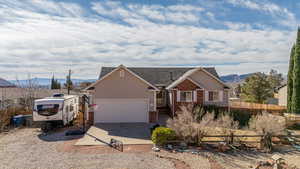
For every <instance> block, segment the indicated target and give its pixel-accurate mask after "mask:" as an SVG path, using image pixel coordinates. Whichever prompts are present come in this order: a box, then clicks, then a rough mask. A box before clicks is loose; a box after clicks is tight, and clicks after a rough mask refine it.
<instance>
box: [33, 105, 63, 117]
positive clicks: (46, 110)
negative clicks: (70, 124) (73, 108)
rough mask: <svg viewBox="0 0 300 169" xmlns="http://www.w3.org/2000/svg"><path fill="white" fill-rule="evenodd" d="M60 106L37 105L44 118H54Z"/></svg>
mask: <svg viewBox="0 0 300 169" xmlns="http://www.w3.org/2000/svg"><path fill="white" fill-rule="evenodd" d="M58 109H59V104H42V105H37V112H38V114H40V115H43V116H52V115H54V114H56V113H57V112H58Z"/></svg>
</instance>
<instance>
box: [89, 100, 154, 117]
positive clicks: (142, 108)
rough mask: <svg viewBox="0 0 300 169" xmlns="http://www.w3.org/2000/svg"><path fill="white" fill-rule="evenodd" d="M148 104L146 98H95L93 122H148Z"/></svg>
mask: <svg viewBox="0 0 300 169" xmlns="http://www.w3.org/2000/svg"><path fill="white" fill-rule="evenodd" d="M148 104H149V100H148V99H96V107H95V111H94V123H131V122H143V123H148V122H149V120H148V119H149V117H148V116H149V115H148V112H149V110H148Z"/></svg>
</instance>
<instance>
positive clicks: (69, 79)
mask: <svg viewBox="0 0 300 169" xmlns="http://www.w3.org/2000/svg"><path fill="white" fill-rule="evenodd" d="M70 83H71V69H69V78H68V79H67V86H68V95H70V89H71V86H70Z"/></svg>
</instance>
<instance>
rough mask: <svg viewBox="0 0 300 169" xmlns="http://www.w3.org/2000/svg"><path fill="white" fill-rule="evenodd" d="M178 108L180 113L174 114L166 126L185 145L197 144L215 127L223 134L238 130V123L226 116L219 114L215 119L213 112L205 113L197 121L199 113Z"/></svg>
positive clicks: (186, 108)
mask: <svg viewBox="0 0 300 169" xmlns="http://www.w3.org/2000/svg"><path fill="white" fill-rule="evenodd" d="M180 108H181V111H178V112H176V114H177V116H176V117H174V118H173V119H169V120H168V121H167V126H168V127H170V128H172V129H173V130H174V131H175V132H176V135H177V136H179V137H181V138H182V139H183V140H184V141H185V142H186V143H197V144H199V143H200V142H201V140H202V138H203V137H204V136H205V134H206V133H209V132H211V130H212V129H213V128H215V127H220V128H222V132H223V133H228V131H229V130H228V129H236V128H238V122H237V121H234V120H233V118H232V117H230V116H229V115H228V114H219V117H218V118H215V113H214V112H212V113H208V112H207V113H205V114H204V115H202V114H201V116H202V117H201V118H200V120H199V113H195V112H194V111H192V110H191V109H190V108H189V107H184V106H182V107H180ZM193 110H195V109H193ZM200 111H202V110H200ZM200 111H198V112H200ZM202 113H203V112H202Z"/></svg>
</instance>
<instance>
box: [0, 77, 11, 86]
mask: <svg viewBox="0 0 300 169" xmlns="http://www.w3.org/2000/svg"><path fill="white" fill-rule="evenodd" d="M0 87H15V85H14V84H12V83H11V82H9V81H7V80H4V79H2V78H0Z"/></svg>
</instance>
